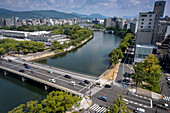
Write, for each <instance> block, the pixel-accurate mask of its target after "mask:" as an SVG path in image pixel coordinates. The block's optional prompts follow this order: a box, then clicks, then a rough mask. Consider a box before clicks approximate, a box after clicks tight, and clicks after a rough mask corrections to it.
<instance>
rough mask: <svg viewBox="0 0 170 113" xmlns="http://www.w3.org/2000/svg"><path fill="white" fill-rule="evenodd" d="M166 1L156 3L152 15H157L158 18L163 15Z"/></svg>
mask: <svg viewBox="0 0 170 113" xmlns="http://www.w3.org/2000/svg"><path fill="white" fill-rule="evenodd" d="M165 4H166V1H156V2H155V5H154V11H153V12H154V13H157V14H158V15H159V16H160V17H163V15H164V9H165Z"/></svg>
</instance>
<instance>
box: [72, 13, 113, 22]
mask: <svg viewBox="0 0 170 113" xmlns="http://www.w3.org/2000/svg"><path fill="white" fill-rule="evenodd" d="M71 14H73V15H76V16H79V17H83V18H91V19H95V18H98V19H102V20H103V19H105V18H110V17H108V16H103V15H101V14H91V15H85V14H78V13H75V12H73V13H71Z"/></svg>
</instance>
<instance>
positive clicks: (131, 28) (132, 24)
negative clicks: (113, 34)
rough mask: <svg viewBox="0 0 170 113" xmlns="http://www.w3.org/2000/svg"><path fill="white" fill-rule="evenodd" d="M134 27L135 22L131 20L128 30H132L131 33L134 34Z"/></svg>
mask: <svg viewBox="0 0 170 113" xmlns="http://www.w3.org/2000/svg"><path fill="white" fill-rule="evenodd" d="M135 29H136V22H131V23H130V31H131V32H132V34H135Z"/></svg>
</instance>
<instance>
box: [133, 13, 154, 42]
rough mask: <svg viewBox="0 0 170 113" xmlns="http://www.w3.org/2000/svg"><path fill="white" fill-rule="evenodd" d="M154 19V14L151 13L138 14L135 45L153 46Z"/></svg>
mask: <svg viewBox="0 0 170 113" xmlns="http://www.w3.org/2000/svg"><path fill="white" fill-rule="evenodd" d="M155 19H156V14H155V13H153V12H143V13H140V14H139V22H138V30H137V40H136V43H137V44H147V45H152V44H155V37H154V36H155V35H154V33H155V32H154V30H155Z"/></svg>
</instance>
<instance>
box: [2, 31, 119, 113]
mask: <svg viewBox="0 0 170 113" xmlns="http://www.w3.org/2000/svg"><path fill="white" fill-rule="evenodd" d="M120 42H121V38H120V37H118V36H115V35H114V34H107V33H103V32H94V38H93V39H91V40H90V41H89V42H87V43H86V44H85V45H83V46H82V47H79V48H78V49H75V50H73V51H71V52H68V53H64V54H61V55H56V56H54V57H51V58H46V59H43V60H40V61H38V62H39V63H43V64H47V65H50V66H54V67H58V68H62V69H66V70H71V71H75V72H79V73H84V74H88V75H91V76H100V75H101V74H102V73H103V72H104V71H105V70H106V69H107V68H108V66H109V63H108V61H107V59H108V54H109V52H110V51H111V50H112V49H114V48H116V47H118V45H119V44H120ZM48 93H49V92H48V91H44V89H43V88H40V87H38V86H35V85H32V84H30V83H27V82H21V80H19V79H17V77H11V76H4V75H3V74H2V73H0V113H6V112H7V111H9V110H11V109H12V108H14V107H16V106H18V105H20V104H25V103H26V102H27V101H30V100H36V99H37V100H42V99H43V98H44V97H45V96H46V95H47V94H48Z"/></svg>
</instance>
